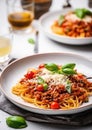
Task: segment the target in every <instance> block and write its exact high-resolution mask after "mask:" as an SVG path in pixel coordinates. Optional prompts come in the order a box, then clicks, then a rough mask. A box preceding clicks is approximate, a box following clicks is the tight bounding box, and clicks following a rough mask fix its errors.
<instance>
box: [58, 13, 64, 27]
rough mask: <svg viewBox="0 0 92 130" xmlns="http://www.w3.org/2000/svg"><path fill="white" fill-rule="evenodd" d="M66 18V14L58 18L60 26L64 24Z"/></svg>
mask: <svg viewBox="0 0 92 130" xmlns="http://www.w3.org/2000/svg"><path fill="white" fill-rule="evenodd" d="M64 20H65V18H64V15H61V16H60V17H59V19H58V24H59V26H60V25H62V23H63V22H64Z"/></svg>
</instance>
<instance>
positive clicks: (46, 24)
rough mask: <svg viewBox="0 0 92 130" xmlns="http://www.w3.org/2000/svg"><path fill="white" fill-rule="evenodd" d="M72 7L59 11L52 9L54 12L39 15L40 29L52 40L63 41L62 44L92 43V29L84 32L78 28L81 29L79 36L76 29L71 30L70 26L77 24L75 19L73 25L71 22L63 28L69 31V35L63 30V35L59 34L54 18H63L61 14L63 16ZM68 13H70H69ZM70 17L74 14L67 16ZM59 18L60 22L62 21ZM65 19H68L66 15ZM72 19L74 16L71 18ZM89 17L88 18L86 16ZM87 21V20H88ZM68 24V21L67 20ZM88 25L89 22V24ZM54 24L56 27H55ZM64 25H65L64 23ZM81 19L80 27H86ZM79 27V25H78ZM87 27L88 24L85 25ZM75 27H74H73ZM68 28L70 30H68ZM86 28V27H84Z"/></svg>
mask: <svg viewBox="0 0 92 130" xmlns="http://www.w3.org/2000/svg"><path fill="white" fill-rule="evenodd" d="M72 11H73V9H65V10H60V11H54V12H48V13H46V14H44V15H43V16H41V18H40V20H39V22H40V26H41V29H42V31H43V32H44V33H45V34H46V35H47V36H48V37H49V38H50V39H52V40H54V41H57V42H60V43H63V44H68V45H87V44H91V43H92V31H91V32H90V34H88V33H89V31H88V33H86V34H85V33H84V32H83V30H81V29H79V28H78V29H79V31H81V32H82V33H80V36H78V37H77V35H78V33H79V32H78V33H76V31H72V30H71V29H72V27H75V25H77V24H79V23H78V21H77V20H76V21H75V22H77V23H74V26H73V25H72V24H71V23H70V24H71V26H70V25H69V26H68V29H67V28H65V27H64V28H65V29H66V30H65V31H68V32H69V31H70V30H71V32H70V33H72V34H69V35H70V36H69V35H65V32H64V31H63V35H61V34H59V33H61V30H60V31H59V30H58V29H60V28H58V26H56V24H57V23H54V22H55V21H56V20H58V19H59V18H60V17H61V19H62V18H63V17H62V16H64V15H65V14H67V13H69V12H72ZM69 15H70V13H69ZM70 17H75V16H69V18H70ZM61 19H60V21H59V22H60V23H61V22H62V21H61ZM66 19H68V16H67V17H66ZM73 19H74V18H73ZM87 19H89V18H87ZM90 20H91V27H92V16H91V19H90ZM88 23H89V22H88ZM64 24H67V22H65V23H64ZM68 24H69V22H68ZM89 25H90V24H89ZM55 26H56V27H55ZM64 26H65V25H64ZM83 26H84V23H83V21H82V22H81V27H80V28H82V29H84V28H86V23H85V27H83ZM78 27H79V25H78ZM87 27H88V25H87ZM75 28H76V27H75ZM69 29H70V30H69ZM86 29H87V28H86Z"/></svg>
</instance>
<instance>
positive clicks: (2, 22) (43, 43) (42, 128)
mask: <svg viewBox="0 0 92 130" xmlns="http://www.w3.org/2000/svg"><path fill="white" fill-rule="evenodd" d="M63 3H64V0H53V3H52V6H51V8H50V11H53V10H58V9H60V8H62V4H63ZM71 3H72V5H73V7H74V8H76V7H88V6H87V5H88V0H81V1H79V0H71ZM5 9H6V6H5V0H0V33H2V32H5V31H6V30H7V27H8V22H7V17H6V14H7V12H6V10H5ZM30 37H34V35H33V34H29V35H27V36H25V35H24V36H23V35H15V36H14V41H13V48H12V53H11V55H12V56H13V57H16V58H22V57H24V56H28V55H31V54H33V48H34V45H30V44H29V43H28V41H27V40H28V38H30ZM44 52H69V53H75V54H80V55H82V56H85V57H87V58H89V59H92V45H86V46H70V45H64V44H60V43H57V42H54V41H51V40H50V39H49V38H47V37H46V36H45V35H44V34H43V33H42V31H40V36H39V53H44ZM8 116H9V114H7V113H5V112H3V111H1V110H0V130H13V129H12V128H9V127H8V126H7V125H6V118H7V117H8ZM27 123H28V127H27V128H25V129H23V130H32V129H34V130H69V129H70V130H92V125H90V126H85V127H71V126H64V125H63V126H62V125H55V124H52V125H51V124H46V123H44V124H43V123H35V122H27Z"/></svg>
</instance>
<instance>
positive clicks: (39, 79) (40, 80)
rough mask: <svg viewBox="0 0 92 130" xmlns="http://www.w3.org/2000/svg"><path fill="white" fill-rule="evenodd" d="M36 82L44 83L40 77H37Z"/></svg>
mask: <svg viewBox="0 0 92 130" xmlns="http://www.w3.org/2000/svg"><path fill="white" fill-rule="evenodd" d="M37 82H38V84H44V83H45V81H44V79H43V78H42V77H38V79H37Z"/></svg>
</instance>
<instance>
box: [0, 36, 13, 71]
mask: <svg viewBox="0 0 92 130" xmlns="http://www.w3.org/2000/svg"><path fill="white" fill-rule="evenodd" d="M11 50H12V34H5V35H0V69H1V70H2V68H3V66H5V64H7V62H8V61H9V59H10V53H11Z"/></svg>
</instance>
